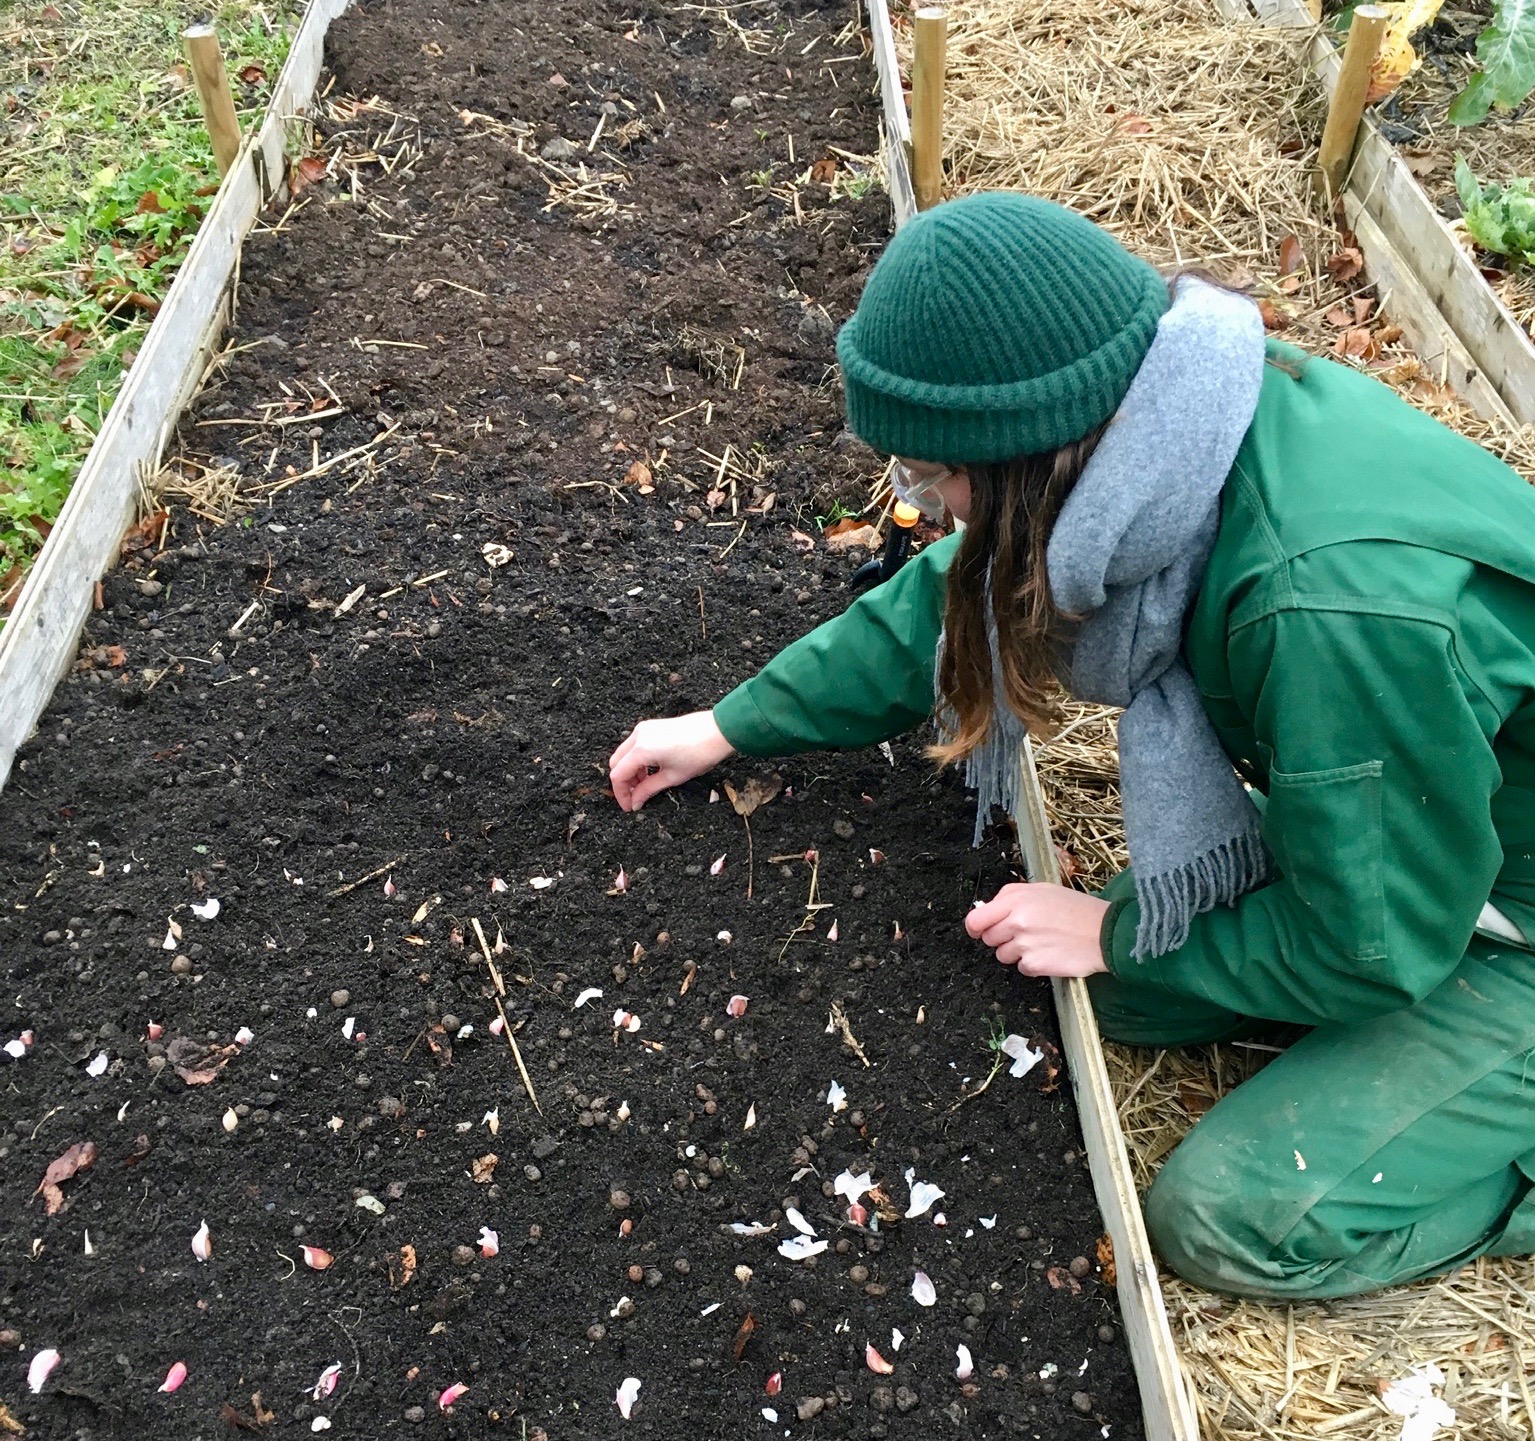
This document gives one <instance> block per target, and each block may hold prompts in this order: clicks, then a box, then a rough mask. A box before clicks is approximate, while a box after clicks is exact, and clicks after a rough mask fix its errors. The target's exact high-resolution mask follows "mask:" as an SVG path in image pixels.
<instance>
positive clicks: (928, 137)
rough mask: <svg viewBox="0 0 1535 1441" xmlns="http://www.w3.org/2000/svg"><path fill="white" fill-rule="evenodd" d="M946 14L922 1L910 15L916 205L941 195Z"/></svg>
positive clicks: (927, 203) (928, 204)
mask: <svg viewBox="0 0 1535 1441" xmlns="http://www.w3.org/2000/svg"><path fill="white" fill-rule="evenodd" d="M947 39H948V16H947V14H946V12H945V11H944V8H943V6H941V5H924V6H923V7H922V8H921V9H919V10H918V11H917V12H916V14H915V16H914V17H913V19H912V59H911V180H912V188H913V189H914V190H915V191H916V192H917V209H918V210H927V209H928V208H929V207H931V206H934V205H937V204H938V202H939V201H940V200H942V199H943V79H944V63H945V51H946V49H947Z"/></svg>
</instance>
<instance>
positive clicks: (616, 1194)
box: [608, 1186, 631, 1211]
mask: <svg viewBox="0 0 1535 1441" xmlns="http://www.w3.org/2000/svg"><path fill="white" fill-rule="evenodd" d="M630 1199H631V1198H630V1196H629V1193H628V1192H627V1191H624V1190H620V1189H619V1188H618V1187H617V1186H615V1187H614V1188H613V1189H612V1190H611V1191H609V1192H608V1205H610V1206H611V1207H612V1208H613V1209H614V1210H615V1211H627V1210H628V1209H629V1204H630Z"/></svg>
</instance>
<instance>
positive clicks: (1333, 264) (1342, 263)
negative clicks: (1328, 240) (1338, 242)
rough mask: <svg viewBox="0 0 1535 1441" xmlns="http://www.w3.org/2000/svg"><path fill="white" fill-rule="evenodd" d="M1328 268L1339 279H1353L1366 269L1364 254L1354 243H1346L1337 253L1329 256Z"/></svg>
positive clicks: (1335, 278)
mask: <svg viewBox="0 0 1535 1441" xmlns="http://www.w3.org/2000/svg"><path fill="white" fill-rule="evenodd" d="M1327 269H1328V270H1329V271H1330V272H1331V273H1332V278H1333V279H1334V280H1337V281H1349V280H1352V279H1353V278H1354V277H1355V276H1356V275H1358V274H1359V272H1360V271H1361V270H1363V269H1364V256H1363V255H1361V254H1360V253H1359V251H1358V249H1357V248H1356V247H1354V246H1352V245H1345V246H1344V247H1343V249H1341V250H1340V251H1338V253H1337V254H1336V255H1333V256H1329V257H1328V261H1327Z"/></svg>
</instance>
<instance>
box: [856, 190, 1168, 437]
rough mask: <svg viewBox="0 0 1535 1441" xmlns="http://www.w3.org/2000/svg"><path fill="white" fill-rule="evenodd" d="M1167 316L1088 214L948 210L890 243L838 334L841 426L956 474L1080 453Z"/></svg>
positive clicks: (967, 202)
mask: <svg viewBox="0 0 1535 1441" xmlns="http://www.w3.org/2000/svg"><path fill="white" fill-rule="evenodd" d="M1167 305H1168V298H1167V285H1166V282H1165V281H1164V280H1163V279H1162V277H1161V276H1159V275H1158V274H1157V272H1156V271H1155V270H1154V269H1153V268H1152V267H1151V266H1150V265H1148V264H1147V263H1146V262H1145V261H1144V260H1138V259H1137V258H1136V257H1135V256H1133V255H1131V254H1130V252H1129V251H1127V250H1126V249H1125V248H1124V247H1123V246H1122V245H1120V243H1119V242H1118V241H1117V240H1115V239H1114V238H1113V237H1112V236H1110V235H1109V234H1108V233H1107V232H1106V231H1104V230H1101V229H1099V227H1098V226H1096V225H1094V224H1093V223H1092V221H1090V220H1087V219H1085V218H1084V217H1083V216H1080V215H1077V214H1075V213H1074V212H1072V211H1070V210H1065V209H1063V208H1062V207H1061V206H1059V205H1052V204H1051V203H1050V202H1049V201H1048V200H1038V199H1035V198H1033V197H1031V196H1027V195H1016V194H1011V193H1008V192H1003V191H996V192H992V193H990V194H984V195H972V196H968V197H966V198H965V199H963V200H951V201H949V202H948V203H947V204H944V205H938V206H935V207H934V208H933V209H931V210H928V211H925V212H924V213H923V214H921V215H918V216H916V217H914V218H913V219H912V220H910V221H908V222H907V223H906V225H904V226H903V227H902V228H901V230H900V231H899V232H897V234H896V236H895V238H894V239H893V240H892V241H891V242H890V244H889V245H888V246H886V248H885V253H884V254H883V255H882V256H880V259H879V263H878V264H877V265H876V266H875V267H874V270H873V273H872V274H871V275H870V276H869V279H868V283H867V284H866V285H865V286H864V291H863V297H862V299H861V300H860V301H859V302H858V309H857V311H855V312H854V314H853V318H852V319H851V320H849V321H848V323H847V324H846V325H844V326H843V327H842V331H841V333H840V334H839V335H838V336H837V359H838V360H839V361H840V362H841V363H842V374H843V380H844V384H845V386H846V393H847V416H848V424H849V426H850V427H851V428H852V429H853V431H854V432H855V433H856V434H857V435H858V436H859V437H860V438H861V439H862V440H864V441H865V442H867V443H868V444H869V445H871V446H873V448H874V449H875V450H880V451H885V452H887V453H890V454H893V455H900V456H905V457H908V458H909V459H912V460H927V461H936V462H939V463H944V464H950V465H960V464H964V463H966V462H981V461H995V460H1008V459H1011V458H1012V457H1013V456H1015V455H1028V454H1033V453H1035V452H1038V451H1044V450H1053V449H1054V448H1055V447H1056V446H1058V445H1064V444H1065V443H1066V442H1067V441H1071V440H1080V439H1081V438H1082V437H1083V436H1084V435H1086V434H1087V433H1088V432H1089V431H1091V430H1092V429H1093V428H1094V427H1095V426H1097V425H1099V424H1100V423H1101V422H1103V421H1105V420H1107V419H1108V418H1109V417H1110V416H1111V415H1113V413H1114V412H1115V410H1117V409H1118V408H1119V403H1120V402H1121V401H1122V400H1123V399H1124V397H1125V392H1126V391H1127V390H1129V388H1130V382H1131V380H1133V379H1134V377H1135V372H1136V370H1137V369H1139V367H1140V363H1141V360H1142V359H1143V358H1144V356H1145V354H1146V351H1147V350H1148V349H1149V348H1150V346H1151V340H1152V336H1153V335H1154V334H1155V333H1156V328H1157V321H1158V320H1159V319H1160V318H1161V316H1162V313H1163V312H1164V311H1165V310H1166V309H1167Z"/></svg>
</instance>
